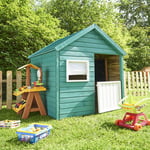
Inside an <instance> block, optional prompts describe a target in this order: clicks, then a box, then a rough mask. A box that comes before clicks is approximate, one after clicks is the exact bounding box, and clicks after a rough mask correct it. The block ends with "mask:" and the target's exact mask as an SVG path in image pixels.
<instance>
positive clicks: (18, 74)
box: [16, 71, 22, 102]
mask: <svg viewBox="0 0 150 150" xmlns="http://www.w3.org/2000/svg"><path fill="white" fill-rule="evenodd" d="M21 86H22V73H21V71H16V88H20V87H21ZM20 99H21V96H17V102H19V101H20Z"/></svg>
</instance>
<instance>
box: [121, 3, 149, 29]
mask: <svg viewBox="0 0 150 150" xmlns="http://www.w3.org/2000/svg"><path fill="white" fill-rule="evenodd" d="M119 5H120V12H121V13H122V17H123V18H124V19H125V22H126V25H127V26H128V27H132V26H135V25H139V26H142V27H145V26H149V25H150V1H149V0H130V1H128V0H120V4H119Z"/></svg>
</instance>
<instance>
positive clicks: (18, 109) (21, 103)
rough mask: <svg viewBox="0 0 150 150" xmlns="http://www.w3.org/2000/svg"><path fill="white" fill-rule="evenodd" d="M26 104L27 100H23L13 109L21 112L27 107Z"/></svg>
mask: <svg viewBox="0 0 150 150" xmlns="http://www.w3.org/2000/svg"><path fill="white" fill-rule="evenodd" d="M25 105H26V100H22V101H20V102H19V103H16V105H15V106H14V107H13V110H14V111H15V112H19V111H20V110H22V109H23V108H24V107H25Z"/></svg>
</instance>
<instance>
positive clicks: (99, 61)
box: [95, 54, 108, 82]
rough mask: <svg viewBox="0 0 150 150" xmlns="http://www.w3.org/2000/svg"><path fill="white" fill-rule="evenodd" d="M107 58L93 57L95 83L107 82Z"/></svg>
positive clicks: (102, 56) (101, 56)
mask: <svg viewBox="0 0 150 150" xmlns="http://www.w3.org/2000/svg"><path fill="white" fill-rule="evenodd" d="M107 74H108V72H107V58H106V57H104V55H98V54H96V55H95V82H98V81H107V80H108V76H107Z"/></svg>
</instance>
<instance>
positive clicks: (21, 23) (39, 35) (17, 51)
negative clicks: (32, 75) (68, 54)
mask: <svg viewBox="0 0 150 150" xmlns="http://www.w3.org/2000/svg"><path fill="white" fill-rule="evenodd" d="M0 16H1V17H0V49H1V55H0V66H1V68H0V69H1V70H7V69H11V70H15V69H16V68H17V67H19V66H21V65H23V64H25V63H27V61H28V59H27V56H28V55H30V54H32V53H33V52H35V51H37V50H39V49H40V48H42V47H43V46H45V45H47V44H49V43H50V42H52V41H54V40H56V39H59V38H62V37H64V36H66V35H67V34H68V33H67V32H66V31H65V30H62V29H61V28H60V27H59V20H58V19H56V18H53V17H52V16H51V15H50V14H46V13H45V12H44V11H43V10H42V8H40V9H38V10H36V9H35V8H34V7H33V4H31V3H30V1H29V0H26V1H24V0H19V1H18V0H7V1H0Z"/></svg>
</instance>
